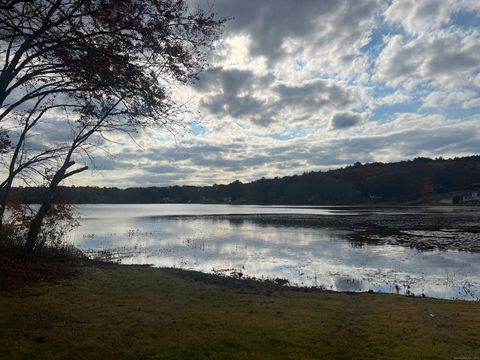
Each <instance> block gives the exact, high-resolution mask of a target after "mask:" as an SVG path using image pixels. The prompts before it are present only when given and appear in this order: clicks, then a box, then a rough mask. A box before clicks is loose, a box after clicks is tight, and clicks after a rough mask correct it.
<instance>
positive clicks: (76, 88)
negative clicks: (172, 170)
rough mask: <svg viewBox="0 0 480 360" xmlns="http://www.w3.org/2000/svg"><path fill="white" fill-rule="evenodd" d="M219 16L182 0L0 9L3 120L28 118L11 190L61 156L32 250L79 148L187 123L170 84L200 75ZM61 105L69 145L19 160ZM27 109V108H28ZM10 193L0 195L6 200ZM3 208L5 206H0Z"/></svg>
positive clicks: (47, 2) (55, 2)
mask: <svg viewBox="0 0 480 360" xmlns="http://www.w3.org/2000/svg"><path fill="white" fill-rule="evenodd" d="M222 24H223V20H217V19H215V17H214V15H213V13H212V12H211V9H210V10H208V11H205V10H200V9H193V10H192V9H190V8H188V7H187V5H186V3H185V1H184V0H174V1H160V0H34V1H26V0H25V1H21V0H17V1H15V0H11V1H4V2H3V3H2V5H1V6H0V61H1V62H3V68H2V71H1V73H0V124H1V123H2V122H3V123H8V122H11V121H15V117H16V116H17V117H18V115H19V114H23V117H22V119H23V123H22V125H23V127H22V131H21V132H20V136H19V138H18V139H19V140H18V142H17V144H15V145H14V146H13V152H12V155H11V162H10V167H9V168H10V170H9V175H8V178H7V179H6V182H4V183H5V185H6V188H8V189H9V188H10V187H11V184H12V181H13V178H14V177H15V176H16V175H17V174H18V173H20V172H21V171H23V170H24V169H25V168H26V167H31V166H32V165H35V164H37V163H39V162H42V161H44V160H47V159H50V158H51V157H52V156H53V155H55V156H56V157H57V156H58V154H59V153H61V154H63V160H62V161H60V164H59V167H58V168H57V169H51V170H52V171H53V173H54V175H53V176H52V177H51V179H49V180H50V181H49V185H48V191H47V195H46V197H45V199H44V201H43V204H42V205H41V207H40V210H39V211H38V213H37V215H36V216H35V218H34V220H33V221H32V225H31V228H30V231H29V235H28V240H27V245H26V253H27V254H31V253H32V252H33V250H34V248H35V245H36V238H37V237H38V232H39V229H40V228H41V223H42V220H43V218H44V216H45V214H46V213H47V212H48V210H49V208H50V206H51V204H52V201H53V200H54V197H55V193H56V189H57V187H58V185H59V184H60V182H61V181H62V180H64V179H65V178H68V177H70V176H72V175H74V174H77V173H79V172H81V171H84V170H85V169H86V166H80V167H75V160H74V156H75V154H76V152H78V151H79V150H81V149H83V150H85V147H86V146H88V143H89V140H90V139H91V138H92V136H94V135H97V134H104V133H106V132H112V131H123V132H132V131H137V130H138V129H139V128H141V127H145V126H163V127H168V128H172V127H174V126H176V125H182V122H181V119H179V118H178V116H176V115H175V113H178V107H179V106H180V104H177V103H175V102H174V101H173V100H172V96H171V90H170V89H171V87H170V85H172V84H175V83H187V82H189V81H191V80H192V79H194V78H195V77H196V75H197V74H198V72H199V71H201V70H202V68H203V67H204V65H205V60H206V56H207V51H206V50H208V49H209V48H210V47H211V44H212V41H213V40H214V39H215V38H216V37H217V36H218V35H219V32H220V31H221V27H222ZM54 107H63V109H64V110H65V111H66V112H68V114H69V118H70V119H74V120H73V126H72V128H73V133H74V136H73V138H72V139H73V140H72V142H71V143H70V144H69V145H68V146H65V147H62V148H51V149H46V150H45V151H40V152H37V153H35V154H34V155H33V156H31V157H29V158H28V159H26V160H24V161H23V162H21V163H19V162H18V156H19V153H20V151H21V149H22V146H23V144H24V143H25V139H26V138H27V137H28V134H29V132H30V131H31V129H32V128H35V127H36V126H37V124H38V123H39V121H41V119H42V117H43V116H44V114H45V113H46V112H47V111H49V110H51V109H53V108H54ZM25 109H27V110H25ZM6 196H8V190H7V195H5V192H4V196H3V197H2V199H0V200H2V203H3V202H4V201H3V200H4V199H6ZM2 211H3V210H2Z"/></svg>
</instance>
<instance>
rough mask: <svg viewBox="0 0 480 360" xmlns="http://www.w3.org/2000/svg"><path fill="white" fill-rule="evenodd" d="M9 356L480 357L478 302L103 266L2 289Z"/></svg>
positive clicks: (1, 328) (2, 341)
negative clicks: (11, 288)
mask: <svg viewBox="0 0 480 360" xmlns="http://www.w3.org/2000/svg"><path fill="white" fill-rule="evenodd" d="M0 313H1V314H2V316H0V347H1V348H2V352H3V354H4V356H6V358H8V359H21V358H39V359H42V358H49V359H68V358H72V359H73V358H76V356H78V354H79V353H82V355H83V357H84V358H89V359H133V358H145V359H159V358H162V359H163V358H172V359H176V358H205V359H207V358H217V359H221V358H234V359H251V358H267V359H268V358H270V359H274V358H305V359H309V358H311V359H313V358H318V357H321V358H323V357H327V358H336V357H342V358H392V359H397V358H398V359H402V358H439V359H442V358H445V359H451V358H454V357H460V356H470V357H474V356H478V354H479V352H480V347H479V344H478V341H477V340H478V333H480V304H479V303H478V302H469V301H455V300H453V301H452V300H440V299H431V298H417V297H416V298H411V297H406V296H398V295H392V294H380V293H376V294H370V293H339V292H331V291H319V290H318V289H313V290H307V289H300V288H290V287H286V286H281V285H279V284H274V283H267V284H265V283H259V282H253V281H248V280H238V279H232V278H224V277H219V276H215V275H211V274H203V273H199V272H195V271H186V270H180V269H158V268H151V267H148V266H138V265H129V266H125V265H118V264H110V263H108V264H107V263H99V262H96V263H95V264H93V265H91V266H84V267H80V268H78V274H76V275H74V276H72V277H69V278H66V279H61V280H57V281H53V282H47V283H37V284H33V285H30V286H27V287H25V288H22V289H17V290H14V291H8V292H0Z"/></svg>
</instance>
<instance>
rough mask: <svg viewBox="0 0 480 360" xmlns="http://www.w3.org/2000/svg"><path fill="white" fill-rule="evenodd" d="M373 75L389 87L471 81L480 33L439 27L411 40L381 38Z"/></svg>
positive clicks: (478, 64)
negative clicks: (382, 45) (439, 28)
mask: <svg viewBox="0 0 480 360" xmlns="http://www.w3.org/2000/svg"><path fill="white" fill-rule="evenodd" d="M385 42H386V47H385V49H384V50H383V51H382V52H381V54H380V56H379V58H378V60H377V62H376V66H377V69H376V73H375V75H374V78H375V79H377V80H383V81H385V82H386V83H387V84H389V85H390V86H393V87H395V86H399V85H404V86H407V87H409V86H410V87H411V86H412V85H413V86H415V85H418V84H420V83H425V82H433V83H436V84H438V85H441V86H445V87H453V86H465V85H471V84H473V79H474V78H475V75H476V74H477V72H478V71H479V68H480V52H479V51H478V46H479V45H480V32H479V31H478V30H476V29H474V30H459V29H450V30H439V31H436V32H432V33H426V34H423V35H421V36H419V37H417V38H415V39H413V40H409V39H408V38H406V37H405V36H403V35H394V36H391V37H387V38H386V39H385Z"/></svg>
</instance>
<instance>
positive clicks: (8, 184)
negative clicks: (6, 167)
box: [0, 175, 13, 231]
mask: <svg viewBox="0 0 480 360" xmlns="http://www.w3.org/2000/svg"><path fill="white" fill-rule="evenodd" d="M12 183H13V176H11V175H9V176H8V178H7V179H6V180H5V185H4V186H3V187H2V188H1V190H2V195H1V198H0V201H1V203H0V231H1V230H2V228H3V216H4V215H5V209H6V208H7V201H8V195H9V194H10V190H11V189H12Z"/></svg>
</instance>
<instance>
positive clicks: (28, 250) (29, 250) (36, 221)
mask: <svg viewBox="0 0 480 360" xmlns="http://www.w3.org/2000/svg"><path fill="white" fill-rule="evenodd" d="M73 150H74V148H73V147H72V149H71V151H70V152H69V154H68V155H67V157H66V159H65V161H64V163H63V165H62V167H61V168H60V169H58V170H57V172H56V173H55V175H54V176H53V178H52V180H51V181H50V185H49V186H48V191H47V194H46V195H45V198H44V199H43V202H42V204H41V205H40V209H38V211H37V214H36V215H35V217H34V218H33V220H32V222H31V223H30V228H29V230H28V235H27V240H26V242H25V247H24V256H25V258H27V259H29V258H31V257H32V255H33V253H34V251H35V247H36V246H37V245H38V235H39V234H40V230H41V229H42V223H43V219H44V218H45V216H46V215H47V214H48V211H49V210H50V209H51V207H52V203H53V201H54V199H55V195H56V194H57V190H58V185H59V184H60V182H62V180H64V179H66V178H67V177H69V176H72V175H74V174H78V173H80V172H82V171H85V170H87V169H88V167H87V166H84V167H82V168H80V169H77V170H72V171H70V172H69V173H67V170H68V169H69V168H70V167H71V166H73V165H75V161H71V160H70V158H71V156H72V153H73Z"/></svg>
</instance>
